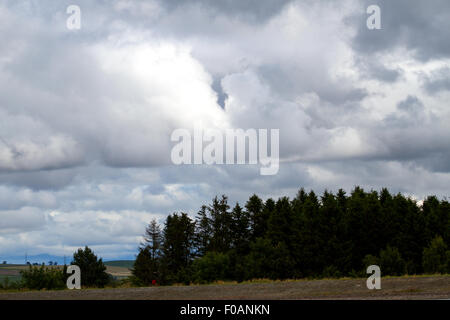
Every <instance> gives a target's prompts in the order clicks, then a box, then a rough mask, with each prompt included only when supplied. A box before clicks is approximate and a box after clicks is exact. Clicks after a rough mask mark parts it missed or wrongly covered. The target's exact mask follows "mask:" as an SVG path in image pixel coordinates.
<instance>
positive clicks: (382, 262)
mask: <svg viewBox="0 0 450 320" xmlns="http://www.w3.org/2000/svg"><path fill="white" fill-rule="evenodd" d="M379 266H380V268H381V272H382V274H383V275H386V276H401V275H403V274H405V273H406V263H405V260H403V258H402V256H401V254H400V252H399V251H398V249H397V248H395V247H393V248H392V247H390V246H387V248H386V249H384V250H381V251H380V258H379Z"/></svg>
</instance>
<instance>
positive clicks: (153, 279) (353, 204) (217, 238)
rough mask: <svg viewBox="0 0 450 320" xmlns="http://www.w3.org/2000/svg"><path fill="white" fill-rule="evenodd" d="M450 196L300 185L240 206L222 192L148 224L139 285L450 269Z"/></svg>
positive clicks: (137, 266) (139, 265)
mask: <svg viewBox="0 0 450 320" xmlns="http://www.w3.org/2000/svg"><path fill="white" fill-rule="evenodd" d="M449 244H450V203H449V202H448V201H447V200H439V199H438V198H437V197H435V196H430V197H428V198H426V199H425V200H424V201H423V203H418V202H417V201H415V200H413V199H411V198H409V197H406V196H404V195H402V194H395V195H394V194H391V193H390V192H389V191H388V190H387V189H382V190H381V191H380V192H377V191H369V192H367V191H364V190H363V189H362V188H360V187H356V188H355V189H354V190H353V191H352V192H351V193H350V194H346V192H345V191H344V190H339V191H338V192H337V193H336V194H334V193H332V192H328V191H325V192H324V193H323V194H322V195H321V196H318V195H316V194H315V193H314V192H313V191H310V192H306V191H305V190H303V189H301V190H300V191H299V192H298V194H297V196H296V197H295V198H293V199H289V198H287V197H282V198H279V199H278V200H273V199H267V200H265V201H263V200H262V199H261V198H259V197H258V196H256V195H253V196H251V197H250V198H249V200H248V201H247V202H246V204H245V206H244V207H241V205H239V204H238V203H236V204H235V205H234V206H233V207H230V205H229V202H228V198H227V197H226V196H222V197H215V198H214V199H213V200H212V203H211V204H209V205H203V206H202V207H201V208H200V210H199V212H198V214H197V216H196V217H195V219H192V218H191V217H189V215H188V214H186V213H174V214H171V215H169V216H168V217H167V219H166V220H165V222H164V224H163V225H162V226H161V225H159V224H158V223H157V222H156V221H155V220H153V221H152V222H151V223H150V224H149V225H148V226H147V228H146V232H145V240H144V242H143V243H141V246H140V248H139V254H138V255H137V258H136V261H135V264H134V268H133V279H134V281H135V282H136V283H137V284H140V285H150V284H155V283H158V284H173V283H186V284H188V283H208V282H213V281H217V280H224V281H227V280H236V281H244V280H250V279H262V278H268V279H288V278H290V279H297V278H321V277H344V276H364V275H365V269H366V267H367V266H368V265H372V264H376V265H379V266H380V268H381V273H382V275H403V274H423V273H450V248H449Z"/></svg>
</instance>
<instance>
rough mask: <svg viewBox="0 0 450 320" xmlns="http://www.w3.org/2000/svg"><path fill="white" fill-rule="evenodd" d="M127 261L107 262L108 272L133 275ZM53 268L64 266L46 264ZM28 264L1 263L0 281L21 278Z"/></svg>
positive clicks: (118, 276)
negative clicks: (21, 272)
mask: <svg viewBox="0 0 450 320" xmlns="http://www.w3.org/2000/svg"><path fill="white" fill-rule="evenodd" d="M121 265H127V263H126V262H120V261H112V262H111V263H110V264H108V263H106V272H107V273H109V274H111V275H112V276H114V277H117V278H119V279H120V278H126V277H128V276H130V275H131V271H130V269H129V268H128V267H126V266H121ZM46 267H51V268H63V266H46ZM27 269H28V266H26V265H23V264H22V265H21V264H5V265H3V264H2V265H0V281H3V279H4V278H9V280H10V281H16V280H19V279H20V278H21V276H20V271H21V270H27Z"/></svg>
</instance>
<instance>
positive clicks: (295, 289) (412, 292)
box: [0, 276, 450, 300]
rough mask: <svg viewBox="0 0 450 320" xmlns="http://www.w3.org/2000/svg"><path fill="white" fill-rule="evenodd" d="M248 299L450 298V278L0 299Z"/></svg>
mask: <svg viewBox="0 0 450 320" xmlns="http://www.w3.org/2000/svg"><path fill="white" fill-rule="evenodd" d="M4 299H32V300H61V299H63V300H72V299H75V300H76V299H85V300H105V299H108V300H109V299H113V300H191V299H192V300H245V299H255V300H264V299H450V277H449V276H429V277H400V278H385V279H382V281H381V290H368V289H367V287H366V279H341V280H311V281H275V282H267V283H249V284H221V285H204V286H171V287H151V288H117V289H84V290H62V291H39V292H37V291H29V292H16V293H12V292H9V293H8V292H7V293H0V300H4Z"/></svg>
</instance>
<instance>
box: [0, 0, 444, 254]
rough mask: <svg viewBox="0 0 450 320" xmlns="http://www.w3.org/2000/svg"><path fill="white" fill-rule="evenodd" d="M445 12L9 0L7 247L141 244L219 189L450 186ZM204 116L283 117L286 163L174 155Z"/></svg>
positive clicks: (237, 195)
mask: <svg viewBox="0 0 450 320" xmlns="http://www.w3.org/2000/svg"><path fill="white" fill-rule="evenodd" d="M70 5H77V6H79V8H80V10H81V16H80V21H81V25H80V29H75V30H73V29H69V28H68V27H67V19H68V18H70V17H71V12H69V13H67V11H66V10H67V7H68V6H70ZM370 5H377V6H379V8H380V17H381V29H375V30H370V29H369V28H368V27H367V22H366V21H367V19H368V18H369V16H370V15H369V14H367V8H368V7H369V6H370ZM448 30H450V2H449V1H448V0H431V1H418V0H395V1H392V0H370V1H365V0H342V1H330V0H304V1H295V0H292V1H290V0H281V1H280V0H278V1H274V0H220V1H219V0H218V1H211V0H183V1H178V0H146V1H138V0H115V1H105V0H101V1H95V2H94V1H88V0H70V1H65V0H63V1H57V0H39V1H37V0H34V1H32V0H23V1H15V0H3V1H2V2H1V3H0V260H14V259H16V258H17V257H23V256H24V254H25V253H27V254H28V255H33V254H35V255H37V254H50V255H55V256H63V255H67V256H70V255H71V254H72V253H73V252H74V251H75V250H76V249H77V248H79V247H83V246H85V245H88V246H89V247H91V248H92V249H93V250H94V251H95V253H96V254H98V255H99V256H101V257H103V258H104V259H130V258H133V257H134V256H135V254H136V253H137V248H138V245H139V242H140V241H141V239H142V234H143V233H144V230H145V226H146V225H147V224H148V223H149V222H150V220H151V219H157V220H158V221H159V222H160V223H163V222H164V219H165V217H166V216H167V215H168V214H171V213H174V212H180V211H183V212H187V213H188V214H190V215H191V216H192V217H194V216H195V214H196V212H197V211H198V210H199V208H200V207H201V205H203V204H208V203H210V202H211V199H212V198H213V197H214V196H216V195H222V194H226V195H227V196H228V197H229V202H230V204H231V205H234V204H235V203H236V202H239V203H240V204H245V201H246V200H247V199H248V198H249V196H251V195H252V194H253V193H256V194H258V195H259V196H260V197H262V198H263V199H267V198H269V197H274V198H278V197H280V196H285V195H286V196H290V197H293V196H295V194H296V192H297V191H298V189H299V188H301V187H303V188H305V189H307V190H310V189H312V190H315V191H316V192H318V193H321V192H322V191H323V190H325V189H328V190H330V191H337V190H338V189H339V188H344V189H345V190H347V191H348V192H350V191H351V190H352V188H354V187H355V186H357V185H358V186H362V187H363V188H365V189H367V190H371V189H373V190H380V189H381V188H383V187H387V188H389V189H390V190H391V191H392V192H394V193H397V192H401V193H403V194H405V195H408V196H411V197H414V198H415V199H417V200H421V199H423V198H424V197H426V196H427V195H431V194H433V195H437V196H438V197H439V198H445V197H447V196H448V195H449V186H450V161H449V156H450V139H449V138H450V126H449V125H448V123H450V108H449V101H450V63H449V62H450V38H449V33H448ZM195 124H197V125H200V126H201V127H204V128H216V129H219V130H224V129H227V128H232V129H237V128H243V129H249V128H256V129H279V130H280V131H279V132H280V138H279V148H280V150H279V151H280V167H279V171H278V173H277V174H276V175H271V176H262V175H260V171H259V166H258V165H179V166H177V165H174V164H173V163H172V161H171V149H172V148H173V145H174V144H173V142H172V141H171V140H170V137H171V133H172V132H173V131H174V130H175V129H178V128H187V129H192V128H193V127H194V125H195Z"/></svg>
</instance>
